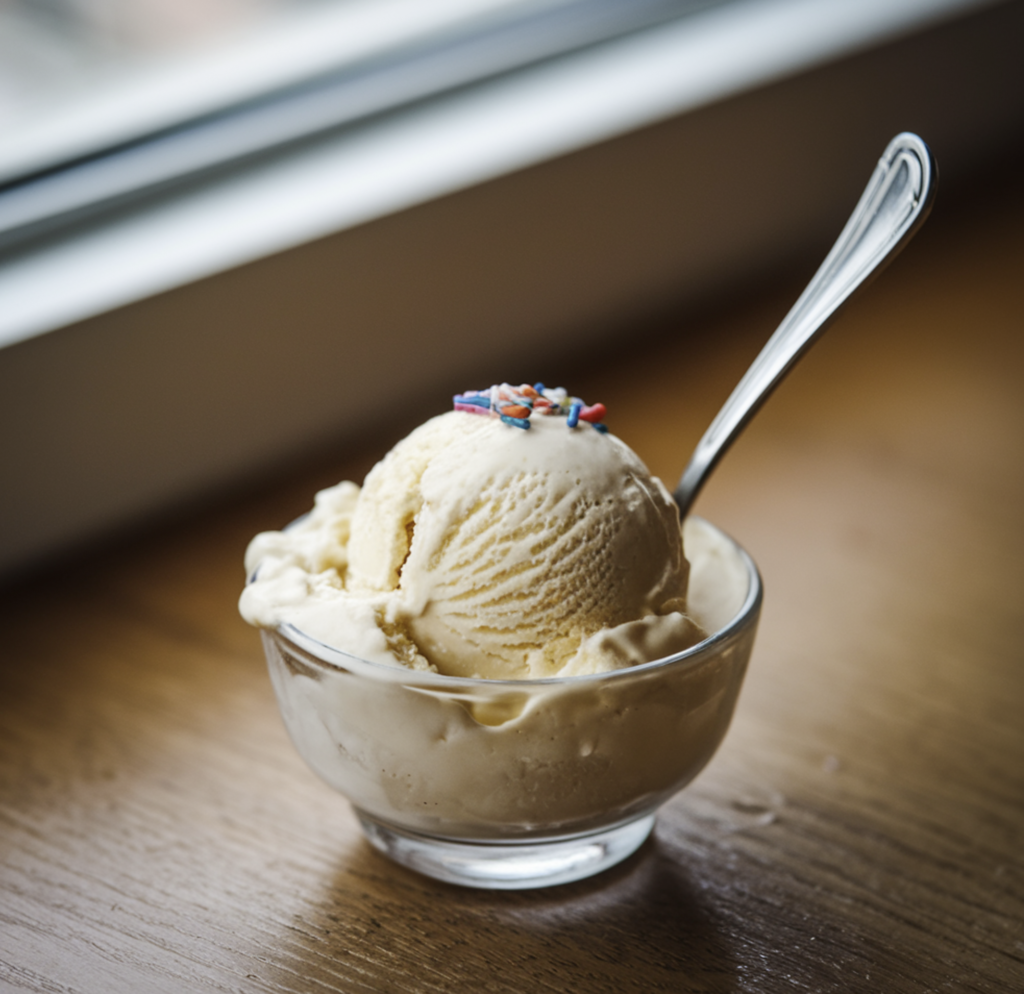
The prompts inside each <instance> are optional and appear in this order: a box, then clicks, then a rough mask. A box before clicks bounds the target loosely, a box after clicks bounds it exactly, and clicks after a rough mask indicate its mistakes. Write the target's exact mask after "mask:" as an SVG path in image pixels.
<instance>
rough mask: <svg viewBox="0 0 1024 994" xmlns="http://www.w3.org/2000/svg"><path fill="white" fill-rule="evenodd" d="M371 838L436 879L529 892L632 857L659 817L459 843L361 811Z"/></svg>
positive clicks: (400, 860)
mask: <svg viewBox="0 0 1024 994" xmlns="http://www.w3.org/2000/svg"><path fill="white" fill-rule="evenodd" d="M356 814H357V815H358V816H359V821H360V824H361V825H362V826H363V831H364V832H365V833H366V837H367V839H369V841H370V844H371V845H373V846H374V848H376V849H379V850H380V851H381V852H382V853H384V854H385V855H386V856H390V857H391V859H393V860H394V861H395V862H396V863H401V864H402V865H403V866H407V867H409V869H411V870H416V871H417V872H418V873H423V874H425V875H426V876H428V877H434V878H435V879H436V880H444V881H445V882H447V883H450V884H461V885H462V886H463V887H481V888H486V889H489V890H525V889H527V888H530V887H551V886H554V885H555V884H567V883H570V882H571V881H573V880H582V879H584V878H585V877H591V876H593V875H594V874H595V873H600V872H601V871H602V870H607V869H608V868H609V867H611V866H614V865H615V864H616V863H621V862H622V860H624V859H625V858H626V857H627V856H631V855H632V854H633V853H634V852H636V850H637V849H639V848H640V846H641V845H642V844H643V842H644V840H645V839H646V838H647V836H648V835H650V834H651V829H652V828H653V827H654V815H653V814H651V815H645V816H644V817H643V818H638V819H636V820H635V821H631V822H627V823H626V824H625V825H617V826H616V827H615V828H610V829H605V830H604V831H600V832H591V833H588V834H586V835H577V836H572V837H569V838H560V839H548V840H543V841H531V842H516V843H502V842H458V841H455V840H454V839H437V838H431V837H430V836H427V835H419V834H417V833H415V832H409V831H406V830H405V829H399V828H395V827H394V826H392V825H387V824H385V823H383V822H379V821H377V820H376V819H375V818H371V817H370V816H369V815H367V814H365V813H364V812H362V811H359V810H358V809H357V810H356Z"/></svg>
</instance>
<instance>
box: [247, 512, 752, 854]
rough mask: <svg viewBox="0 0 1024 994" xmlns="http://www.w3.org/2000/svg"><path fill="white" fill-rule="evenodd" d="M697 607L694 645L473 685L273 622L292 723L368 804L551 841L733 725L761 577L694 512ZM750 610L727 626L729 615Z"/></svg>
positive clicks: (354, 798)
mask: <svg viewBox="0 0 1024 994" xmlns="http://www.w3.org/2000/svg"><path fill="white" fill-rule="evenodd" d="M686 547H687V550H688V553H689V555H690V557H691V561H692V564H693V568H692V575H691V580H690V586H691V592H690V609H691V610H692V611H693V612H694V614H695V616H696V619H697V621H698V622H700V624H701V625H702V626H703V627H704V628H706V629H708V630H710V631H714V632H716V633H718V638H717V639H715V640H711V641H708V642H706V643H705V644H704V645H702V646H699V647H697V648H695V649H694V650H693V653H692V654H690V655H686V656H683V657H681V658H679V659H677V660H670V661H667V662H660V663H656V664H654V665H653V666H635V667H630V668H627V669H623V670H618V671H616V672H612V673H607V674H601V675H597V676H591V677H577V678H572V679H566V680H555V681H541V682H532V681H531V682H522V681H497V680H475V681H471V680H462V679H459V678H450V677H449V678H445V677H439V676H437V675H436V674H434V673H425V672H417V671H413V670H408V669H402V668H400V667H395V666H390V667H383V666H374V665H372V664H367V663H362V662H358V661H356V660H351V659H347V658H346V657H344V656H340V657H338V658H333V659H331V658H330V654H326V655H327V657H328V661H320V660H319V659H318V658H317V655H318V654H317V651H316V647H315V646H309V647H308V648H310V649H312V650H314V651H313V653H312V655H309V654H307V653H306V652H304V651H303V649H302V644H301V642H302V640H299V642H300V644H296V643H294V642H292V641H290V640H289V639H288V638H286V637H284V636H283V635H282V633H281V631H280V630H277V631H275V630H268V631H265V632H264V644H265V646H266V650H267V659H268V661H269V663H270V672H271V677H272V679H273V682H274V687H275V690H276V692H277V697H278V701H279V703H280V706H281V712H282V714H283V716H284V720H285V723H286V725H287V726H288V730H289V733H290V734H291V737H292V739H293V741H294V742H295V745H296V746H297V748H298V749H299V751H300V753H301V754H302V755H303V757H304V758H305V759H306V761H307V762H308V763H309V765H310V766H311V767H312V769H314V770H315V771H316V772H317V773H318V774H319V775H320V776H321V777H323V779H324V780H326V781H327V782H328V783H329V784H331V785H332V786H334V787H335V788H337V789H338V790H340V791H341V792H342V793H343V794H345V795H346V796H347V797H348V798H349V800H350V801H351V802H352V803H353V804H354V805H355V806H356V807H357V808H358V809H359V810H361V811H363V812H365V813H367V814H368V815H370V816H372V817H374V818H378V819H380V820H381V821H383V822H385V823H387V824H389V825H396V826H399V827H402V828H405V829H407V830H411V831H418V832H423V833H427V834H437V835H441V836H444V837H447V838H460V839H470V840H472V839H478V840H486V839H502V840H509V839H521V840H526V839H530V838H548V837H550V836H552V835H558V834H561V833H570V832H585V831H593V830H597V829H599V828H602V827H604V826H608V825H613V824H617V823H621V822H623V821H626V820H629V819H631V818H634V817H639V816H642V815H644V814H647V813H650V812H651V811H653V810H654V809H655V808H656V807H658V805H659V804H661V803H662V802H663V801H664V800H666V799H667V798H668V797H669V796H671V795H672V794H673V793H674V792H675V791H676V790H678V789H679V788H680V787H682V786H683V785H685V784H686V783H687V782H689V781H690V780H691V779H692V778H693V777H694V776H695V775H696V774H697V772H698V771H699V770H700V769H701V768H702V767H703V766H704V764H705V763H706V762H707V761H708V759H709V758H710V757H711V755H712V754H713V753H714V751H715V749H716V748H717V746H718V744H719V742H720V741H721V740H722V737H723V736H724V734H725V731H726V728H727V727H728V724H729V720H730V717H731V715H732V713H733V708H734V706H735V703H736V699H737V695H738V693H739V689H740V684H741V682H742V680H743V674H744V672H745V669H746V665H747V661H748V659H749V656H750V651H751V647H752V644H753V640H754V631H755V625H756V620H757V613H756V606H754V607H752V608H751V607H749V605H748V611H747V612H746V614H745V615H742V616H741V618H738V615H740V613H741V610H742V608H743V606H744V603H745V601H746V599H747V597H748V594H749V592H750V584H751V583H752V582H754V577H753V573H752V570H751V568H750V567H749V566H748V564H747V563H746V562H745V561H744V560H743V558H742V556H741V554H740V553H739V551H738V549H737V548H736V546H735V545H734V544H733V543H732V542H730V541H729V539H728V538H726V537H725V536H724V535H723V534H722V533H721V532H719V531H717V530H716V529H714V528H712V527H711V526H710V525H708V524H707V523H706V522H703V521H701V520H700V519H695V518H692V517H691V518H689V519H688V520H687V522H686ZM734 619H735V620H738V621H740V623H739V624H737V625H736V626H735V627H734V628H732V629H728V626H729V625H730V623H731V622H734Z"/></svg>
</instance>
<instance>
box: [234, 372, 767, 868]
mask: <svg viewBox="0 0 1024 994" xmlns="http://www.w3.org/2000/svg"><path fill="white" fill-rule="evenodd" d="M531 389H532V394H531ZM455 406H456V409H455V410H454V411H450V412H448V413H446V414H442V415H440V416H438V417H435V418H433V419H431V420H430V421H428V422H426V423H425V424H423V425H422V426H420V427H419V428H418V429H416V430H415V431H414V432H412V433H411V434H410V435H409V436H408V437H407V438H405V439H404V440H403V441H401V442H399V443H398V445H396V446H395V447H394V449H393V450H392V451H391V452H390V453H389V454H388V455H387V456H386V457H385V458H384V459H383V460H382V461H381V462H380V463H378V464H377V466H375V467H374V469H373V470H371V472H370V473H369V474H368V476H367V478H366V481H365V483H364V485H363V486H362V487H361V488H360V487H359V486H357V485H356V484H354V483H340V484H338V485H337V486H335V487H331V488H330V489H328V490H324V491H322V492H321V493H319V494H318V495H317V497H316V503H315V506H314V508H313V510H312V511H311V512H310V513H309V514H308V515H307V516H306V517H305V518H303V519H301V520H300V521H298V522H296V523H294V524H293V525H291V526H289V527H288V528H287V529H285V530H284V531H282V532H267V533H264V534H262V535H259V536H257V537H256V538H255V539H254V540H253V542H252V543H251V545H250V547H249V550H248V553H247V557H246V567H247V570H248V573H249V577H250V579H249V583H248V585H247V586H246V588H245V592H244V594H243V596H242V600H241V610H242V614H243V615H244V616H245V618H246V619H247V620H248V621H250V622H251V623H252V624H254V625H257V626H259V627H261V628H262V629H263V632H262V635H263V643H264V648H265V650H266V654H267V660H268V663H269V668H270V674H271V678H272V681H273V684H274V689H275V692H276V694H277V699H278V703H279V705H280V708H281V713H282V716H283V718H284V721H285V724H286V726H287V728H288V731H289V733H290V735H291V737H292V740H293V741H294V743H295V745H296V747H297V748H298V750H299V752H300V753H301V755H302V756H303V757H304V758H305V759H306V761H307V762H308V763H309V765H310V767H311V768H312V769H313V770H315V771H316V772H317V773H318V774H319V775H320V776H321V777H322V778H323V779H324V780H325V781H327V783H329V784H331V785H332V786H334V787H335V788H337V789H338V790H339V791H341V792H342V793H343V794H344V795H345V796H346V797H347V798H348V799H349V800H350V801H351V802H352V804H353V805H354V806H355V808H356V810H357V812H358V813H359V816H360V818H361V819H362V823H363V826H364V829H365V830H366V833H367V836H368V838H369V839H370V840H371V842H373V844H374V845H377V846H378V847H380V848H384V849H385V851H387V852H388V853H389V854H390V855H392V856H394V857H395V858H396V859H399V861H401V862H406V863H407V864H408V865H410V866H414V867H415V868H417V869H420V870H423V872H426V873H430V874H432V875H436V876H440V877H441V879H450V880H456V881H457V882H460V883H467V882H469V883H472V882H473V881H472V880H471V879H469V877H468V876H466V875H462V874H456V875H455V876H453V875H452V872H453V871H452V870H451V867H452V865H454V864H452V863H451V861H450V859H449V856H450V855H451V853H450V852H448V850H447V849H446V847H450V846H451V845H452V842H453V840H459V845H461V846H463V847H464V849H465V846H469V847H470V849H472V858H471V860H470V863H469V864H466V865H470V864H472V865H473V866H481V865H484V864H479V863H477V862H473V861H476V860H481V859H482V860H483V861H484V863H485V864H486V865H488V866H491V865H493V861H494V860H495V859H498V858H499V855H498V854H499V849H500V847H498V848H496V846H497V844H498V843H501V845H502V846H503V845H504V844H506V843H511V844H513V846H518V845H520V844H526V843H528V842H529V843H531V844H532V843H533V841H536V840H539V841H540V842H541V843H542V844H543V845H544V846H547V845H548V844H549V843H550V844H551V845H561V844H562V843H561V842H558V841H557V840H564V839H568V838H577V837H582V836H586V837H587V838H589V839H590V840H591V842H593V839H594V836H593V833H596V832H608V833H611V834H610V835H608V836H607V838H606V837H605V836H602V837H601V838H602V840H603V841H601V842H600V844H599V845H598V844H596V843H595V844H594V845H590V843H587V845H589V846H590V848H589V849H586V851H585V852H583V851H582V850H581V854H580V856H579V858H580V860H581V862H579V863H578V864H577V863H576V862H572V861H574V860H576V856H575V855H574V856H573V857H572V860H571V861H570V862H572V865H573V866H576V867H577V869H573V870H572V871H571V872H570V871H567V873H568V876H562V877H559V878H558V879H562V880H564V879H575V876H574V875H581V874H584V873H585V872H590V871H584V870H582V869H579V868H578V867H585V866H591V865H601V866H604V865H610V864H611V863H613V862H616V861H617V860H619V859H621V858H623V856H624V855H625V854H626V853H628V852H631V851H632V850H633V849H635V847H636V846H637V845H639V844H640V842H641V841H642V839H643V838H644V837H645V836H646V834H647V832H649V831H650V826H651V825H652V824H653V812H654V811H655V810H656V808H657V807H658V806H659V805H660V804H662V803H663V802H664V801H665V800H667V799H668V798H669V797H671V796H672V794H673V793H675V791H677V790H678V789H679V788H680V787H682V786H684V785H685V784H686V783H688V782H689V781H690V780H691V779H692V778H693V777H694V776H695V775H696V774H697V772H698V771H699V770H700V769H701V768H702V767H703V766H704V764H705V763H706V762H707V761H708V759H709V758H710V757H711V755H712V754H713V753H714V751H715V749H716V748H717V746H718V744H719V742H721V740H722V737H723V736H724V734H725V731H726V728H727V727H728V724H729V720H730V717H731V715H732V713H733V708H734V706H735V703H736V699H737V696H738V694H739V689H740V684H741V682H742V680H743V674H744V672H745V670H746V665H747V660H748V659H749V656H750V651H751V647H752V645H753V639H754V631H755V628H756V623H757V616H758V611H759V607H760V585H759V581H758V578H757V571H756V569H755V568H754V565H753V563H752V562H751V561H750V560H749V557H747V556H746V555H745V554H744V553H743V552H742V550H740V549H739V547H738V546H736V545H735V543H733V542H732V541H731V540H730V539H729V538H728V537H727V536H725V535H724V534H723V533H721V532H719V531H718V530H717V529H715V528H713V527H711V526H710V525H708V524H707V523H706V522H703V521H701V520H700V519H697V518H693V517H690V518H688V519H687V521H686V529H685V537H686V549H687V552H688V554H689V560H690V561H689V562H688V561H687V557H686V556H684V553H683V533H682V529H681V528H680V523H679V514H678V511H677V509H676V506H675V504H674V503H673V501H672V499H671V497H670V496H669V494H668V493H667V491H666V490H665V488H664V486H662V484H661V483H660V481H658V480H657V479H655V478H654V477H652V476H651V475H650V473H649V472H648V471H647V469H646V468H645V467H644V465H643V463H642V462H641V461H640V460H639V458H638V457H637V456H636V455H635V454H634V453H633V452H632V450H631V449H629V447H628V446H626V445H625V444H623V443H622V442H621V441H619V440H618V439H617V438H615V437H614V436H613V435H611V434H609V433H608V432H607V431H606V429H605V428H604V426H603V425H602V424H601V423H600V419H601V416H602V415H603V413H604V411H603V407H601V405H593V406H592V407H587V406H586V405H584V404H583V403H582V402H581V401H578V400H577V399H575V398H569V397H567V396H565V394H564V391H548V390H543V388H540V387H539V385H538V388H527V387H520V388H515V389H513V388H506V387H501V388H498V387H495V388H492V389H491V390H490V391H481V392H478V393H472V394H468V395H463V396H461V397H459V398H456V404H455ZM545 411H547V412H548V413H547V414H544V412H545ZM481 415H482V416H481ZM380 664H385V665H380ZM620 831H621V832H622V833H624V835H623V837H627V836H628V839H629V840H630V841H629V842H628V845H625V846H623V845H621V844H620V843H619V842H616V841H615V839H618V838H619V835H617V834H616V833H619V832H620ZM396 832H399V833H413V836H414V837H415V841H414V842H412V843H409V845H411V846H412V849H410V850H402V846H404V845H406V843H398V842H396V841H395V840H396V839H397V836H396V835H395V833H396ZM588 833H589V834H588ZM413 836H407V837H406V841H407V842H408V839H409V838H412V837H413ZM389 840H390V841H389ZM396 846H397V848H395V847H396ZM473 847H478V848H473ZM480 847H482V848H480ZM400 851H404V852H406V855H404V856H403V855H400ZM460 851H462V850H460ZM516 851H517V852H519V850H516ZM411 852H414V853H415V855H408V854H409V853H411ZM501 852H504V850H503V849H501ZM428 853H434V854H435V855H436V856H437V859H438V860H439V862H431V860H433V859H434V856H429V855H425V854H428ZM587 853H590V854H591V855H587ZM594 853H598V854H604V855H600V858H599V859H598V857H597V856H593V854H594ZM464 854H465V853H464V852H463V855H464ZM592 857H593V858H594V859H597V860H598V862H597V864H592V863H590V862H588V860H590V859H591V858H592ZM460 858H461V857H460ZM501 858H504V857H503V856H502V857H501ZM516 858H518V857H516ZM559 858H561V857H559ZM425 861H426V862H425ZM442 864H443V866H442ZM538 865H541V864H538ZM544 865H545V866H546V865H547V864H546V863H545V864H544ZM467 872H468V871H467ZM473 872H477V871H475V870H474V871H473ZM501 872H505V871H504V870H503V871H501ZM517 872H518V871H517ZM531 872H532V871H531ZM538 872H539V871H538ZM545 872H547V871H545ZM469 876H472V874H469ZM494 879H495V878H493V877H488V880H489V881H490V883H488V886H491V885H493V886H504V884H496V883H494ZM549 882H550V881H549Z"/></svg>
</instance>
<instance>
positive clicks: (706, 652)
mask: <svg viewBox="0 0 1024 994" xmlns="http://www.w3.org/2000/svg"><path fill="white" fill-rule="evenodd" d="M693 517H697V515H693ZM298 520H302V519H301V518H300V519H298ZM699 520H700V521H702V522H703V523H704V524H705V525H707V526H708V527H709V528H711V529H712V530H713V531H715V532H717V533H718V534H719V535H721V536H722V537H723V538H725V539H726V541H728V542H729V544H730V545H731V546H732V547H733V549H734V550H735V551H736V552H737V553H738V554H739V557H740V561H741V562H742V563H743V565H744V567H745V569H746V573H747V580H748V586H747V593H746V596H745V597H744V599H743V604H742V605H741V606H740V609H739V610H738V611H737V612H736V614H735V615H734V616H733V618H732V620H731V621H730V622H729V623H728V624H727V625H726V626H725V627H724V628H720V629H719V630H718V631H717V632H713V633H712V634H711V635H709V636H708V637H707V638H706V639H704V640H703V641H701V642H698V643H697V644H696V645H692V646H690V648H689V649H684V650H683V651H682V652H677V653H675V654H673V655H671V656H663V657H662V658H661V659H654V660H652V661H651V662H649V663H640V664H638V665H636V666H627V667H625V668H623V669H618V670H610V671H606V672H603V673H587V674H584V675H579V676H554V677H543V678H540V679H532V680H493V679H489V678H486V677H459V676H448V675H447V674H444V673H433V672H430V671H429V670H413V669H408V668H406V667H404V666H400V665H399V666H392V665H390V664H388V663H375V662H372V661H371V660H368V659H362V658H360V657H359V656H354V655H352V654H351V653H348V652H345V651H344V650H342V649H337V648H335V647H334V646H330V645H327V644H326V643H323V642H319V641H317V640H316V639H314V638H313V637H312V636H310V635H306V634H305V633H304V632H302V631H301V630H300V629H298V628H296V627H294V626H293V625H291V624H288V623H285V624H283V625H278V626H277V627H276V628H274V629H271V630H270V631H272V633H273V635H274V636H276V637H277V638H279V639H280V640H281V641H283V642H285V643H287V644H288V645H290V646H292V647H293V648H295V649H298V650H299V651H300V652H301V653H302V655H303V656H304V657H306V658H307V661H308V662H311V663H315V664H319V665H320V666H322V668H323V669H325V670H326V671H328V672H331V671H334V672H343V671H347V672H352V673H356V674H358V675H360V676H365V677H368V678H370V679H374V680H383V681H386V682H389V683H404V684H409V685H415V686H418V687H430V688H432V689H436V690H443V689H448V690H451V691H455V690H456V689H457V688H458V689H462V688H466V687H478V688H480V689H484V688H486V689H487V690H490V691H492V692H493V691H498V690H504V691H516V690H519V691H523V690H525V689H526V688H529V687H551V686H558V685H569V684H572V685H574V686H581V685H584V684H587V683H599V682H611V681H615V680H623V679H627V680H628V679H634V678H636V677H639V676H641V675H644V674H647V673H651V672H653V671H655V670H660V669H664V668H667V667H670V666H673V667H675V666H680V667H682V666H687V665H690V666H697V665H699V664H700V663H701V662H703V661H704V659H705V658H706V657H708V656H711V655H716V654H717V653H718V652H719V651H720V650H721V647H722V645H723V643H726V642H729V641H731V640H732V639H734V638H736V637H737V636H738V635H739V634H740V633H742V632H743V631H744V630H745V629H746V628H747V627H748V626H749V625H750V624H751V622H752V621H754V620H756V618H757V617H758V615H759V613H760V609H761V601H762V599H763V596H764V589H763V584H762V581H761V574H760V572H759V571H758V569H757V564H756V563H755V562H754V560H753V558H752V557H751V555H750V554H749V553H748V552H747V551H746V549H744V548H743V546H741V545H740V544H739V543H738V542H737V541H736V540H735V539H734V538H733V537H732V536H731V535H729V534H728V533H727V532H725V531H723V530H722V529H721V528H718V527H717V526H716V525H713V524H711V522H709V521H707V520H706V519H705V518H699ZM296 523H297V521H296V522H292V524H296ZM289 527H291V526H289ZM256 572H258V567H257V570H256V571H255V572H254V573H253V576H252V578H251V579H250V581H249V582H250V583H251V582H252V580H254V579H255V577H256Z"/></svg>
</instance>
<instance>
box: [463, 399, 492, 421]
mask: <svg viewBox="0 0 1024 994" xmlns="http://www.w3.org/2000/svg"><path fill="white" fill-rule="evenodd" d="M454 408H455V410H456V411H465V412H466V413H467V414H482V415H483V416H484V417H490V415H491V410H490V408H489V407H479V406H478V405H476V404H462V403H460V402H459V401H455V404H454Z"/></svg>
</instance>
